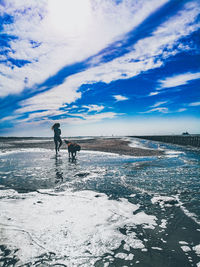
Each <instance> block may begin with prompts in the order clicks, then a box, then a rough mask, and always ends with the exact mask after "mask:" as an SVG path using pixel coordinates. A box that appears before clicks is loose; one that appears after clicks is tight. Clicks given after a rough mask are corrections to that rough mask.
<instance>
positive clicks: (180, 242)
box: [179, 241, 188, 245]
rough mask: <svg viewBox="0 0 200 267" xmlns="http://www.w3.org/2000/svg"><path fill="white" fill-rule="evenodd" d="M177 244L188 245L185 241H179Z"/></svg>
mask: <svg viewBox="0 0 200 267" xmlns="http://www.w3.org/2000/svg"><path fill="white" fill-rule="evenodd" d="M179 244H181V245H188V243H187V242H185V241H179Z"/></svg>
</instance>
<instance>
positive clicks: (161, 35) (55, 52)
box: [0, 0, 200, 120]
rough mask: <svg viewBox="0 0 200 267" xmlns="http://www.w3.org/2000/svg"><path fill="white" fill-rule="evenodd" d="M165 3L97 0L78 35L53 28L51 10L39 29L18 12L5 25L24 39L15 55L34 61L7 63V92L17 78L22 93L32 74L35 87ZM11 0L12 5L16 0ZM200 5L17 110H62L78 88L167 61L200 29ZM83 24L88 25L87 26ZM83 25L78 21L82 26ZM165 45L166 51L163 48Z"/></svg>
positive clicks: (37, 23)
mask: <svg viewBox="0 0 200 267" xmlns="http://www.w3.org/2000/svg"><path fill="white" fill-rule="evenodd" d="M80 1H81V0H80ZM165 2H166V1H164V0H163V1H158V0H155V1H141V2H135V3H133V1H128V0H126V1H123V2H122V3H121V4H120V5H115V4H114V1H113V2H108V1H105V0H103V1H101V2H98V1H94V2H92V6H89V12H90V18H89V20H88V22H87V23H89V27H85V31H83V32H82V31H79V30H78V31H77V32H78V33H79V35H78V36H72V35H71V34H72V32H70V33H69V32H68V31H67V32H66V35H65V34H63V35H61V34H59V33H56V32H51V31H50V28H49V24H48V23H47V22H48V21H49V17H48V15H47V16H46V17H45V19H44V20H42V21H41V20H40V19H39V18H38V19H36V21H34V27H33V29H32V24H31V22H30V23H29V20H30V17H28V18H23V16H22V17H20V16H18V17H17V19H16V22H15V24H14V25H13V26H11V25H10V26H7V29H5V30H6V31H7V32H10V33H14V32H15V33H17V35H18V36H20V38H19V40H21V43H20V42H19V43H18V40H17V41H13V43H11V45H12V47H13V49H14V51H15V53H14V54H12V52H10V53H11V54H10V56H12V57H16V58H21V57H23V58H26V59H28V60H31V62H32V63H30V64H28V65H26V66H24V67H22V68H17V67H15V68H14V69H13V70H11V68H10V67H5V66H4V68H5V71H4V72H3V75H4V77H6V78H7V80H6V81H3V82H2V83H1V86H2V88H3V89H2V91H1V94H2V95H3V96H5V95H6V94H9V93H13V84H10V85H9V82H12V81H13V82H15V84H16V86H15V91H14V93H17V92H20V91H22V90H23V88H24V86H25V85H24V79H25V77H27V78H28V83H27V84H26V86H33V85H34V84H35V83H41V82H42V81H43V80H44V79H46V78H48V77H49V76H51V75H53V74H55V72H56V71H58V70H59V69H60V68H62V67H63V66H65V65H67V64H71V63H74V62H77V61H81V60H83V59H85V58H87V57H88V56H91V55H93V54H95V53H97V52H98V51H100V50H101V49H102V48H104V47H105V46H107V45H108V44H109V43H111V42H112V41H116V40H117V39H118V38H119V36H120V35H122V34H125V33H127V31H129V30H130V29H132V28H133V27H135V26H137V25H138V24H139V23H140V22H142V21H143V20H144V19H145V18H146V17H148V15H149V14H150V13H151V12H152V11H155V9H156V8H158V7H159V6H160V5H162V4H163V3H165ZM8 3H9V4H10V6H12V2H11V0H9V1H8ZM14 3H16V2H14ZM43 3H46V1H44V2H43ZM199 9H200V8H199V5H198V4H197V3H189V4H186V5H185V6H184V9H183V10H182V11H180V12H179V13H178V14H176V15H175V16H174V17H172V18H170V19H169V20H168V21H166V22H165V23H163V24H162V25H161V26H159V27H158V28H157V29H156V30H155V31H154V32H153V33H152V35H151V36H149V37H146V38H143V39H141V40H139V41H138V42H137V43H136V44H135V45H133V47H132V50H130V52H129V53H127V54H126V55H124V56H121V57H118V58H116V59H114V60H112V61H110V62H108V63H102V64H100V65H99V66H96V67H93V66H90V69H88V70H86V71H82V72H80V73H78V74H74V75H71V76H70V77H68V78H67V79H65V81H64V82H63V84H62V85H60V86H57V87H54V88H52V89H51V90H49V91H47V92H44V93H41V94H39V95H36V96H34V97H32V98H30V99H27V100H25V101H23V102H21V103H20V104H21V106H22V108H21V109H18V110H17V111H16V113H22V112H31V111H37V110H51V111H54V112H55V113H56V110H59V108H60V107H64V106H66V104H70V103H73V102H75V101H76V100H77V99H78V98H80V97H81V92H80V91H78V89H79V88H80V86H81V85H82V84H87V83H88V84H93V83H96V82H104V83H110V82H112V81H116V80H118V79H128V78H130V77H134V76H137V75H138V74H140V73H141V72H145V71H147V70H150V69H154V68H158V67H160V66H162V65H163V64H164V61H165V59H166V58H167V57H169V56H171V55H174V54H176V53H178V52H179V51H180V49H183V50H184V49H185V47H180V46H179V48H177V49H175V47H176V46H178V44H179V42H178V41H179V39H180V38H181V37H184V36H187V35H189V34H190V33H192V32H193V31H195V30H197V29H198V28H199V26H200V25H199V24H198V23H196V22H195V19H196V17H197V15H198V13H199V11H200V10H199ZM14 10H15V8H13V12H14ZM37 10H38V9H37ZM42 10H43V9H42ZM34 12H35V11H34ZM45 12H47V10H45V11H44V16H45ZM87 12H88V10H87ZM38 13H39V11H38ZM133 13H134V14H135V16H133ZM47 14H48V13H47ZM30 16H31V15H30ZM74 23H75V22H74ZM80 24H81V22H80ZM79 26H80V27H82V25H79ZM79 26H78V25H77V27H79ZM73 27H74V26H73ZM91 36H92V38H91ZM30 40H36V41H37V42H38V43H39V42H40V43H41V45H39V46H38V47H36V48H33V47H32V46H30ZM88 40H89V42H88ZM164 49H165V52H163V50H164ZM188 49H189V48H188ZM100 58H101V57H100V56H99V57H97V58H96V59H95V58H94V61H93V62H95V61H96V62H98V61H99V60H100ZM52 62H53V63H52ZM0 78H1V77H0ZM163 82H164V81H163ZM7 85H9V86H7ZM5 88H6V89H5ZM156 94H158V92H152V93H150V95H151V96H152V95H156ZM123 100H125V99H123ZM150 112H162V113H167V112H168V109H167V108H164V107H163V108H155V109H151V110H150V111H147V112H146V113H150ZM101 114H102V113H101ZM107 115H108V114H107ZM99 117H100V114H99ZM89 118H91V117H87V116H85V119H86V120H87V119H88V120H89ZM102 118H103V117H102Z"/></svg>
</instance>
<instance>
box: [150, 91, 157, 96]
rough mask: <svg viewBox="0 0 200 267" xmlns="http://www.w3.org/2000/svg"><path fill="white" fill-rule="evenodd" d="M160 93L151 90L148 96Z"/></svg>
mask: <svg viewBox="0 0 200 267" xmlns="http://www.w3.org/2000/svg"><path fill="white" fill-rule="evenodd" d="M158 94H159V92H151V93H149V95H148V96H153V95H158Z"/></svg>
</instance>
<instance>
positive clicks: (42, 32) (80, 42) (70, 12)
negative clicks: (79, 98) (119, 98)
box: [0, 0, 167, 97]
mask: <svg viewBox="0 0 200 267" xmlns="http://www.w3.org/2000/svg"><path fill="white" fill-rule="evenodd" d="M166 1H167V0H160V1H159V0H152V1H151V3H149V2H148V1H144V0H143V1H140V2H133V1H131V0H125V1H122V2H121V3H120V4H118V5H117V4H115V2H114V1H106V0H102V1H101V2H99V1H98V0H93V1H90V0H41V1H40V0H32V1H25V0H20V1H17V0H6V1H4V4H3V6H2V5H1V4H0V8H1V13H3V12H5V11H6V12H7V14H10V15H12V16H14V23H13V24H7V25H4V33H6V34H10V35H14V36H16V37H17V38H16V39H14V40H12V41H10V52H9V53H8V56H9V57H11V58H14V59H23V60H29V61H30V63H29V64H27V65H25V66H23V67H20V68H19V67H17V66H14V67H13V66H9V67H7V68H6V67H5V65H2V66H1V70H2V71H1V74H0V80H1V83H0V89H1V90H0V96H2V97H4V96H6V95H8V94H17V93H20V92H22V91H23V90H24V88H25V87H33V86H34V85H35V84H39V83H42V82H43V81H44V80H45V79H47V78H48V77H50V76H52V75H54V74H55V73H56V72H58V71H59V70H60V69H61V68H62V67H64V66H66V65H69V64H73V63H75V62H80V61H82V60H84V59H86V58H87V57H90V56H92V55H94V54H95V53H98V52H99V51H100V50H101V49H103V48H105V47H106V46H107V45H108V44H109V43H111V42H113V41H115V40H117V39H118V38H119V37H120V36H121V35H122V34H126V33H127V32H128V31H130V30H131V29H132V28H134V27H136V26H137V25H138V24H139V23H141V22H142V21H143V20H144V19H145V18H147V17H148V15H149V14H150V13H152V12H153V11H155V10H156V8H158V7H160V6H161V5H162V4H163V3H165V2H166ZM63 25H65V26H64V27H63ZM58 29H59V30H58ZM33 41H34V43H33ZM25 77H27V81H28V82H27V84H24V79H25ZM13 83H14V84H15V86H13Z"/></svg>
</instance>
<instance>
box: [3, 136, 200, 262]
mask: <svg viewBox="0 0 200 267" xmlns="http://www.w3.org/2000/svg"><path fill="white" fill-rule="evenodd" d="M122 138H123V139H124V140H129V141H130V142H131V144H130V145H131V146H132V147H140V148H143V149H149V148H151V149H155V150H162V151H164V154H163V155H161V156H148V157H134V156H124V155H118V154H112V153H104V152H97V151H95V152H93V151H86V150H81V151H80V152H79V153H78V155H77V159H76V160H75V161H72V160H69V159H68V154H67V151H66V150H61V151H60V152H59V155H58V156H56V155H55V151H54V149H53V148H52V149H49V148H46V149H45V148H37V147H32V148H28V147H27V148H20V144H19V146H18V147H16V148H9V149H7V148H6V149H5V148H4V146H3V145H2V146H1V149H0V266H24V267H25V266H26V267H28V266H37V267H45V266H68V267H72V266H73V267H74V266H75V267H76V266H77V267H78V266H81V267H91V266H95V267H109V266H112V267H118V266H122V267H127V266H138V267H186V266H187V267H189V266H197V267H200V150H199V149H197V148H192V147H181V146H177V145H171V144H164V143H160V142H152V141H147V140H146V141H145V140H140V139H136V138H125V137H122ZM40 141H41V140H38V139H34V138H33V140H32V142H33V143H34V142H35V143H37V142H40ZM42 141H43V142H45V139H42ZM46 141H48V140H46ZM13 142H18V143H20V142H21V143H23V142H24V143H26V142H27V140H26V139H24V140H23V139H21V140H20V141H19V140H17V139H16V140H14V141H13ZM28 142H30V140H29V141H28Z"/></svg>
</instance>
